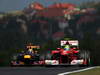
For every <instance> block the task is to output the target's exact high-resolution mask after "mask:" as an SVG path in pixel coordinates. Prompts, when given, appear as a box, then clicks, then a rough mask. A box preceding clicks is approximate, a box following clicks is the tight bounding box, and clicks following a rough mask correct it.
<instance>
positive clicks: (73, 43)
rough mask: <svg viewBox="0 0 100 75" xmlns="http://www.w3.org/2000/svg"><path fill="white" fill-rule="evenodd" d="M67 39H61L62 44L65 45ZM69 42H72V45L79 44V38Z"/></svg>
mask: <svg viewBox="0 0 100 75" xmlns="http://www.w3.org/2000/svg"><path fill="white" fill-rule="evenodd" d="M66 42H67V41H66V40H61V41H60V45H61V46H64V45H65V44H66ZM68 42H69V44H71V45H72V46H79V41H78V40H68Z"/></svg>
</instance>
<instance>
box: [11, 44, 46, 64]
mask: <svg viewBox="0 0 100 75" xmlns="http://www.w3.org/2000/svg"><path fill="white" fill-rule="evenodd" d="M38 48H39V46H33V45H28V46H27V49H28V50H26V51H22V52H21V53H18V54H16V55H13V56H12V60H11V65H12V66H22V65H25V66H26V65H39V64H44V62H43V61H42V60H40V54H39V53H38V51H37V50H36V49H38Z"/></svg>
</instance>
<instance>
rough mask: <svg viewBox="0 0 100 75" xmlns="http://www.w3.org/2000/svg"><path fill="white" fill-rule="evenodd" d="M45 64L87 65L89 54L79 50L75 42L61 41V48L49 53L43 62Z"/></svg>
mask: <svg viewBox="0 0 100 75" xmlns="http://www.w3.org/2000/svg"><path fill="white" fill-rule="evenodd" d="M66 43H67V44H66ZM68 45H69V47H68ZM67 48H68V49H67ZM45 64H47V65H89V64H90V53H89V51H85V50H79V47H78V41H77V40H69V41H65V40H62V41H61V48H57V49H56V50H52V51H51V53H49V54H47V59H46V60H45Z"/></svg>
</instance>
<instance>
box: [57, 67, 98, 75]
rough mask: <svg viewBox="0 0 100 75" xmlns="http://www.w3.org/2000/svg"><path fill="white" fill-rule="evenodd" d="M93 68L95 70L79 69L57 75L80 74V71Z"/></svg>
mask: <svg viewBox="0 0 100 75" xmlns="http://www.w3.org/2000/svg"><path fill="white" fill-rule="evenodd" d="M93 68H96V67H89V68H85V69H81V70H75V71H70V72H64V73H59V74H58V75H67V74H70V73H76V72H82V71H86V70H90V69H93Z"/></svg>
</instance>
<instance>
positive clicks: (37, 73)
mask: <svg viewBox="0 0 100 75" xmlns="http://www.w3.org/2000/svg"><path fill="white" fill-rule="evenodd" d="M84 68H85V67H78V66H67V67H0V75H57V74H59V73H63V72H69V71H74V70H79V69H84Z"/></svg>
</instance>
